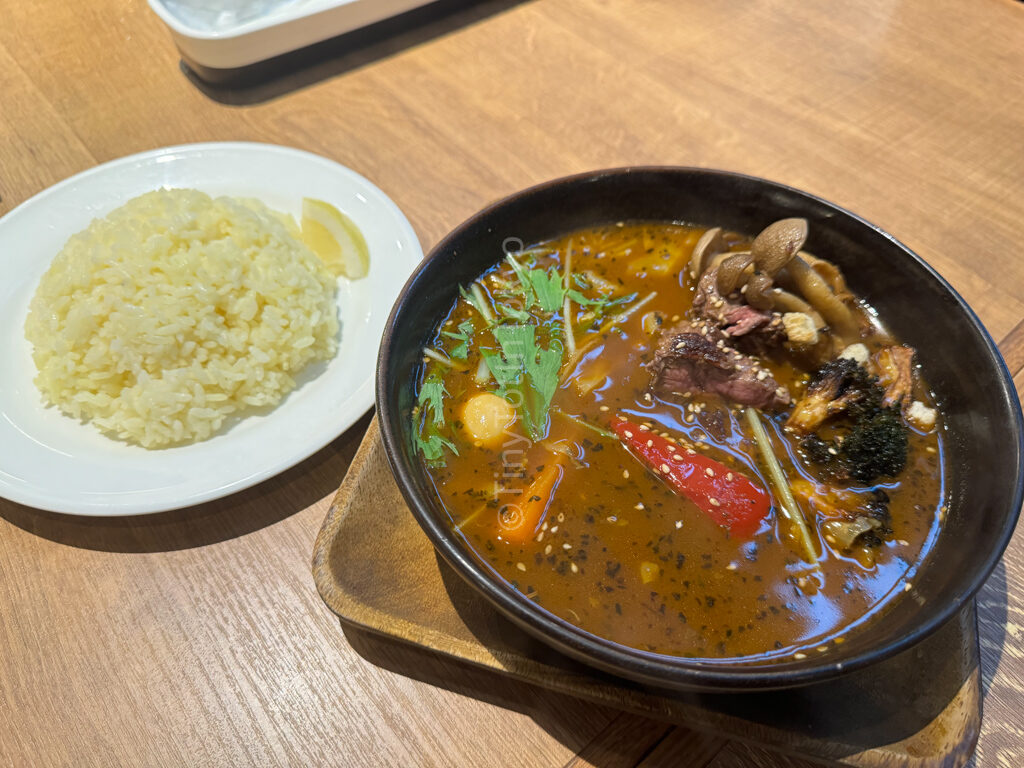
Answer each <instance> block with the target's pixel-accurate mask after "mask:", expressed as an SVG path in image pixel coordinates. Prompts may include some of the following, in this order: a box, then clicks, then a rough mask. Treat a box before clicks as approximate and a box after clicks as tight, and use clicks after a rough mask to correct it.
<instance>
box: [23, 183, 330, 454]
mask: <svg viewBox="0 0 1024 768" xmlns="http://www.w3.org/2000/svg"><path fill="white" fill-rule="evenodd" d="M335 289H336V283H335V280H334V278H332V277H331V275H330V274H328V272H327V271H326V269H325V268H324V266H323V264H321V262H320V261H319V260H318V259H317V257H316V256H315V255H314V254H313V253H312V252H311V251H310V250H309V249H308V248H306V246H305V245H303V244H302V242H301V241H300V240H299V232H298V229H297V227H296V225H295V222H294V221H293V220H292V219H291V217H289V216H285V215H283V214H280V213H276V212H274V211H271V210H269V209H268V208H266V207H265V206H264V205H263V204H262V203H260V202H258V201H255V200H239V199H233V198H228V197H220V198H217V199H212V198H210V197H209V196H208V195H205V194H203V193H202V192H198V191H196V190H190V189H173V190H158V191H155V192H149V193H147V194H145V195H142V196H140V197H137V198H135V199H133V200H131V201H129V202H128V203H126V204H125V205H123V206H122V207H120V208H118V209H117V210H116V211H114V212H112V213H111V214H109V215H108V216H107V217H106V218H104V219H96V220H95V221H93V222H92V224H90V225H89V227H88V228H87V229H85V230H84V231H82V232H79V233H78V234H76V235H74V236H73V237H72V238H71V239H70V240H68V242H67V244H66V245H65V246H64V249H63V250H62V251H61V252H60V253H59V254H58V255H57V257H56V258H55V259H54V261H53V264H52V265H51V266H50V268H49V270H47V272H46V274H45V275H43V278H42V280H41V281H40V283H39V287H38V288H37V290H36V293H35V296H34V297H33V299H32V303H31V305H30V308H29V313H28V318H27V320H26V321H25V337H26V338H27V339H28V340H29V341H30V342H31V343H32V345H33V347H34V349H33V353H32V355H33V358H34V359H35V363H36V367H37V368H38V369H39V375H38V376H37V377H36V379H35V382H36V385H37V386H38V387H39V390H40V391H41V392H42V393H43V396H44V398H45V399H46V400H47V401H49V402H50V403H52V404H54V405H56V406H58V407H59V408H60V409H61V410H62V411H63V412H64V413H66V414H68V415H70V416H73V417H75V418H78V419H86V420H90V421H91V422H92V424H94V425H95V426H97V427H98V428H99V429H101V430H103V431H105V432H108V433H110V434H112V435H115V436H117V437H119V438H122V439H124V440H128V441H131V442H135V443H139V444H141V445H143V446H145V447H147V448H160V447H165V446H169V445H174V444H176V443H182V442H186V441H194V440H204V439H206V438H208V437H210V436H211V435H213V434H214V433H215V432H216V431H217V430H218V429H220V427H221V425H222V424H223V423H224V421H225V419H226V418H227V417H229V416H231V415H233V414H242V413H243V412H244V411H247V410H251V409H256V408H267V407H272V406H274V405H276V404H277V403H279V402H280V401H281V399H282V398H283V397H284V396H285V395H286V394H287V393H288V391H289V390H291V389H292V388H293V387H294V386H295V379H294V377H295V376H296V375H297V374H298V372H299V371H301V370H302V369H303V367H305V366H306V365H307V364H309V363H310V362H312V361H314V360H326V359H329V358H331V357H332V356H333V355H334V353H335V352H336V350H337V335H338V320H337V307H336V304H335Z"/></svg>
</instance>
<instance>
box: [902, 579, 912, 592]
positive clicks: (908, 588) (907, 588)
mask: <svg viewBox="0 0 1024 768" xmlns="http://www.w3.org/2000/svg"><path fill="white" fill-rule="evenodd" d="M913 588H914V585H913V584H911V583H910V582H909V581H908V582H907V583H906V584H904V585H903V591H904V592H909V591H910V590H911V589H913Z"/></svg>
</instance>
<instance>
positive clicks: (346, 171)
mask: <svg viewBox="0 0 1024 768" xmlns="http://www.w3.org/2000/svg"><path fill="white" fill-rule="evenodd" d="M203 153H227V154H230V153H243V154H244V153H254V154H256V155H266V154H272V155H279V156H284V157H292V158H296V159H299V158H301V159H302V160H303V161H304V162H307V163H308V162H312V163H315V164H318V165H320V166H322V167H324V168H326V169H328V170H330V171H331V172H332V173H335V174H338V175H340V176H341V177H344V178H345V179H346V181H347V182H348V183H349V184H355V185H357V186H360V187H363V189H360V190H357V191H359V192H360V193H365V192H366V191H367V190H369V191H370V192H371V193H373V194H374V195H375V196H377V197H378V198H379V200H378V201H374V203H373V208H374V209H377V210H382V211H383V212H384V214H385V215H384V218H386V219H389V220H390V221H391V222H392V223H393V224H394V227H395V229H394V236H395V240H396V241H399V242H402V243H403V244H407V245H408V246H410V247H411V248H412V250H411V255H410V259H411V260H413V259H414V261H411V262H410V264H409V271H410V272H411V271H412V269H414V268H415V266H416V264H418V263H419V262H420V261H422V259H423V246H422V244H421V242H420V239H419V237H418V235H417V234H416V231H415V229H414V228H413V226H412V224H411V222H410V221H409V219H408V217H407V216H406V215H405V213H404V212H403V211H402V209H401V208H399V207H398V205H397V204H396V203H395V202H394V200H392V199H391V197H390V196H389V195H387V194H386V193H385V192H384V191H383V190H382V189H381V188H380V187H378V186H377V185H376V184H374V183H373V182H372V181H370V180H369V179H367V178H366V177H365V176H363V175H362V174H360V173H358V172H357V171H354V170H353V169H351V168H349V167H348V166H345V165H343V164H342V163H340V162H338V161H336V160H333V159H331V158H328V157H325V156H323V155H319V154H316V153H314V152H310V151H308V150H304V149H299V148H297V147H290V146H285V145H280V144H272V143H267V142H250V141H214V142H195V143H185V144H174V145H168V146H162V147H155V148H153V149H148V150H143V151H140V152H136V153H133V154H130V155H125V156H122V157H117V158H113V159H111V160H108V161H106V162H104V163H100V164H98V165H94V166H91V167H89V168H86V169H84V170H82V171H79V172H78V173H75V174H72V175H71V176H68V177H66V178H64V179H61V180H60V181H57V182H55V183H54V184H51V185H50V186H48V187H45V188H44V189H42V190H40V191H39V192H37V193H35V194H34V195H32V196H31V197H29V198H27V199H26V200H24V201H22V202H21V203H19V204H18V205H16V206H15V207H14V208H12V209H11V210H10V211H8V212H7V213H5V214H4V215H3V216H0V229H2V227H3V225H4V224H6V223H7V222H8V221H9V220H10V219H12V218H16V216H17V215H18V214H22V213H23V212H24V211H25V209H29V208H35V207H36V206H38V205H40V204H45V203H46V200H47V199H48V198H49V197H51V196H53V195H57V194H59V193H60V192H61V191H63V190H65V189H67V188H68V187H72V186H75V185H78V184H81V183H83V182H89V181H91V180H92V179H93V177H96V176H106V175H108V174H110V173H111V172H115V173H116V171H117V169H118V168H120V167H123V166H126V165H133V164H142V165H146V166H148V165H150V164H152V163H153V162H156V161H158V160H159V159H160V158H162V157H166V156H169V155H174V154H185V155H189V156H191V157H192V158H194V157H195V156H196V155H201V154H203ZM172 186H175V185H173V184H172ZM256 197H257V198H258V195H256ZM121 204H123V203H121ZM115 207H116V206H115ZM72 234H74V233H73V232H71V231H68V233H67V236H68V237H70V236H71V235H72ZM65 239H66V238H65ZM54 255H56V254H54ZM51 261H52V257H51ZM406 277H407V275H405V274H404V273H402V274H400V275H399V277H398V279H395V280H393V282H394V283H395V285H394V292H395V295H396V296H397V294H398V292H400V291H401V288H402V285H403V284H404V282H405V278H406ZM388 312H390V307H386V308H385V307H382V308H381V310H380V327H381V331H382V332H383V328H384V325H385V324H386V321H387V313H388ZM375 314H376V313H375ZM371 346H372V348H373V350H374V358H375V357H376V344H373V345H371ZM335 359H336V358H335ZM374 377H375V367H371V368H369V369H368V370H367V372H366V374H365V375H364V376H363V377H362V378H361V379H360V380H359V382H358V384H357V385H355V386H354V387H353V388H352V391H351V393H350V394H349V396H348V397H347V398H346V401H347V402H350V403H352V405H351V408H350V409H344V410H345V411H349V415H347V416H346V417H344V418H339V419H337V420H336V421H335V422H334V423H333V424H332V425H331V426H330V427H329V428H325V429H324V431H323V432H322V433H320V434H319V435H318V436H317V437H315V438H314V439H312V440H310V441H309V442H303V443H301V447H300V448H298V449H297V450H295V451H293V452H288V453H286V454H283V455H284V458H282V459H280V460H277V461H268V462H266V465H265V466H261V467H260V468H259V469H258V470H257V471H255V472H250V473H242V472H240V473H238V474H239V475H240V476H239V477H236V478H234V479H233V480H231V481H230V482H227V483H209V484H208V485H209V486H210V487H207V488H205V489H203V490H198V491H195V492H191V493H187V494H186V495H184V496H182V497H176V498H167V497H166V496H165V497H164V498H163V499H162V500H161V498H160V495H159V493H158V492H156V491H153V490H141V491H137V492H136V494H138V497H136V498H132V499H131V500H130V501H126V502H123V503H118V502H117V501H116V500H111V499H110V498H107V499H106V500H104V501H102V502H96V501H89V500H88V499H83V500H81V501H80V502H77V503H74V502H71V501H70V500H69V499H66V498H57V499H52V498H50V499H48V498H47V497H46V496H45V495H42V496H41V495H39V494H38V493H37V492H36V491H35V489H34V488H33V487H32V486H28V485H26V484H18V483H11V482H10V481H9V480H8V479H7V478H4V477H0V498H3V499H7V500H8V501H11V502H14V503H16V504H20V505H23V506H26V507H29V508H32V509H35V510H39V511H44V512H52V513H58V514H64V515H70V516H75V517H106V518H109V517H129V516H135V515H148V514H158V513H160V512H170V511H172V510H177V509H184V508H187V507H192V506H196V505H199V504H202V503H205V502H210V501H214V500H217V499H221V498H224V497H227V496H231V495H233V494H235V493H238V492H240V491H243V490H246V489H248V488H251V487H253V486H255V485H258V484H259V483H261V482H263V481H265V480H268V479H270V478H273V477H276V476H277V475H280V474H281V473H283V472H286V471H288V470H289V469H291V468H292V467H294V466H296V465H297V464H299V463H301V462H302V461H304V460H306V459H308V458H309V457H310V456H312V455H313V454H315V453H317V452H318V451H320V450H321V449H323V448H324V447H325V446H326V445H328V444H329V443H331V442H332V441H334V440H336V439H337V438H338V437H340V436H341V435H342V434H344V433H345V432H346V431H347V430H348V429H349V428H351V427H352V425H353V424H355V423H356V422H358V421H359V419H361V418H363V416H365V415H366V413H367V412H368V411H369V410H371V409H372V408H373V406H374ZM297 391H298V389H295V390H290V391H289V393H288V395H291V394H292V393H293V392H297ZM282 404H283V401H282V403H280V404H279V405H282ZM67 418H70V417H67ZM84 426H86V427H88V428H92V427H89V426H88V425H84ZM217 436H218V435H217V434H215V435H214V436H213V437H214V438H216V437H217ZM107 439H110V440H113V441H114V442H115V443H118V444H123V441H118V440H114V438H109V437H108V438H107ZM211 439H212V438H211ZM206 442H208V441H207V440H203V441H199V442H196V443H190V444H187V445H184V446H180V447H181V448H188V447H190V446H194V445H202V444H204V443H206ZM150 453H151V455H152V456H154V457H158V456H159V455H160V453H161V452H160V451H152V452H150ZM154 494H156V498H153V495H154Z"/></svg>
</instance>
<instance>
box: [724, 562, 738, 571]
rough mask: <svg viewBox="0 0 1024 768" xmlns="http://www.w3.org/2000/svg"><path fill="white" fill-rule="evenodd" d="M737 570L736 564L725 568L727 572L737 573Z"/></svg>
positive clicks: (730, 564)
mask: <svg viewBox="0 0 1024 768" xmlns="http://www.w3.org/2000/svg"><path fill="white" fill-rule="evenodd" d="M736 568H737V565H736V563H729V564H728V565H727V566H725V570H727V571H735V570H736Z"/></svg>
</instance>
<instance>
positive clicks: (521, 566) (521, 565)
mask: <svg viewBox="0 0 1024 768" xmlns="http://www.w3.org/2000/svg"><path fill="white" fill-rule="evenodd" d="M516 568H518V569H519V570H520V571H525V570H526V566H525V565H523V564H522V563H516Z"/></svg>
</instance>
